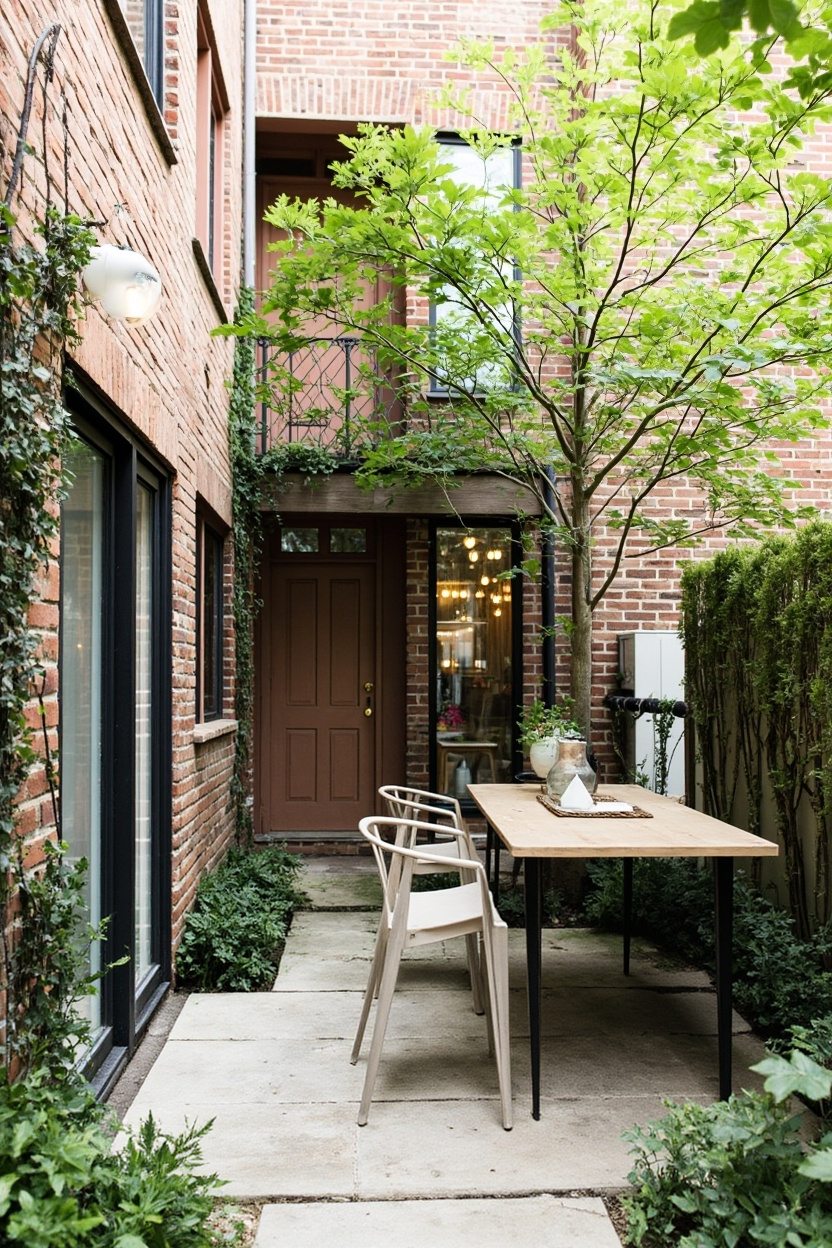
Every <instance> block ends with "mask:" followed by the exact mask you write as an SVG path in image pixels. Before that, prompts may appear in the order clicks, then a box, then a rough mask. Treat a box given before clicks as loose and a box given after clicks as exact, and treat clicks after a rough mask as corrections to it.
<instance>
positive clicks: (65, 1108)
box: [0, 1072, 217, 1248]
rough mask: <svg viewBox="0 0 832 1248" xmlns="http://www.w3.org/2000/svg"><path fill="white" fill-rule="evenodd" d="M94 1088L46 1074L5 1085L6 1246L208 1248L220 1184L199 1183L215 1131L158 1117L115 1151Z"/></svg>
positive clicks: (1, 1192)
mask: <svg viewBox="0 0 832 1248" xmlns="http://www.w3.org/2000/svg"><path fill="white" fill-rule="evenodd" d="M106 1126H107V1120H106V1111H105V1110H104V1109H103V1108H102V1107H101V1106H100V1105H98V1104H97V1103H96V1101H95V1099H94V1097H93V1096H92V1094H91V1092H90V1091H89V1089H88V1088H86V1087H85V1086H82V1085H79V1084H75V1083H73V1082H71V1081H65V1082H63V1083H58V1084H50V1083H48V1082H47V1081H46V1077H45V1075H44V1072H40V1073H38V1074H34V1075H31V1076H29V1077H28V1078H26V1079H21V1080H20V1081H18V1082H17V1083H15V1084H11V1085H7V1084H4V1085H0V1243H3V1244H9V1245H17V1244H19V1245H25V1246H26V1248H99V1246H100V1248H209V1246H210V1245H213V1244H214V1243H215V1242H216V1241H215V1238H214V1236H213V1233H212V1232H211V1231H210V1229H209V1228H208V1227H207V1226H206V1218H207V1217H208V1215H209V1213H210V1212H211V1211H212V1208H213V1203H214V1202H213V1198H212V1196H211V1189H212V1187H214V1186H216V1183H217V1179H216V1175H207V1176H206V1175H197V1174H195V1173H194V1169H195V1167H196V1166H197V1165H198V1164H199V1161H200V1144H199V1141H200V1138H201V1137H202V1135H203V1134H204V1133H205V1131H207V1130H208V1127H204V1128H202V1129H201V1130H195V1129H193V1128H191V1129H190V1130H189V1131H186V1132H185V1133H184V1134H183V1135H180V1136H176V1137H172V1136H167V1135H163V1134H161V1133H160V1132H159V1131H158V1130H157V1128H156V1125H155V1124H154V1122H153V1119H152V1118H148V1119H147V1121H146V1122H145V1123H143V1124H142V1126H141V1128H140V1129H139V1132H138V1134H137V1135H136V1136H131V1137H130V1139H129V1140H128V1143H127V1145H126V1147H125V1148H124V1150H123V1151H122V1152H119V1153H116V1152H112V1151H111V1141H110V1140H109V1139H108V1136H107V1132H106Z"/></svg>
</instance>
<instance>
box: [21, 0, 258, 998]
mask: <svg viewBox="0 0 832 1248" xmlns="http://www.w3.org/2000/svg"><path fill="white" fill-rule="evenodd" d="M134 7H135V6H134ZM142 7H143V6H141V5H139V8H140V9H141V8H142ZM202 7H203V9H204V10H206V11H207V12H208V15H209V19H210V21H211V23H212V25H213V29H214V32H215V37H216V42H217V46H218V48H219V49H220V50H221V51H220V59H221V69H222V74H223V78H224V82H225V85H226V88H227V92H228V96H229V100H230V109H229V112H228V113H227V115H226V117H225V121H224V142H223V158H224V168H223V174H222V184H223V191H222V195H223V204H222V212H221V220H222V223H223V227H222V237H221V239H220V240H219V246H218V248H217V261H216V263H215V266H214V275H215V281H214V289H212V288H211V284H210V283H209V281H208V280H207V278H206V277H205V276H204V274H203V272H202V271H201V270H200V267H199V265H198V263H197V258H196V256H195V253H194V246H193V239H194V235H195V217H196V201H195V195H196V186H197V175H196V140H195V108H196V105H195V90H196V58H197V0H165V5H164V14H163V19H164V63H165V88H164V97H163V99H162V100H161V103H160V105H159V108H158V112H159V116H160V117H161V118H162V119H163V123H164V125H165V127H166V131H167V138H168V140H169V142H168V143H164V142H160V140H159V138H158V137H157V132H156V130H154V126H153V124H151V113H152V112H153V108H152V107H151V106H149V105H148V104H146V103H145V100H146V98H147V96H148V92H149V87H148V84H147V82H146V80H145V81H144V82H142V81H141V79H142V74H141V72H139V73H137V72H136V69H135V64H136V50H135V48H133V49H131V48H130V46H129V40H128V39H125V37H124V27H123V26H120V25H119V22H118V13H115V15H114V16H113V14H112V13H111V12H110V11H109V10H110V9H112V6H108V4H107V3H104V2H102V3H95V4H90V3H89V2H88V0H67V2H66V3H64V4H63V5H62V6H61V13H60V21H61V26H62V30H61V34H60V38H59V41H58V46H57V55H56V60H55V81H54V83H53V84H52V86H51V88H50V90H49V92H48V97H47V118H46V134H47V152H48V160H49V167H50V169H51V172H52V175H53V179H54V182H55V186H56V187H59V188H61V193H62V187H63V139H62V128H61V124H60V98H61V94H62V93H63V94H64V95H65V97H66V103H67V113H68V127H69V142H68V187H69V207H70V209H71V210H73V211H75V212H77V213H78V214H80V215H81V216H82V217H85V218H88V219H92V220H94V221H96V222H98V223H101V224H99V225H98V227H97V230H98V235H99V241H100V242H102V243H104V242H107V243H115V244H129V245H131V246H132V247H134V248H135V249H136V250H139V251H141V252H143V253H144V254H145V255H146V256H147V257H148V259H149V260H150V261H151V263H153V264H154V265H155V267H156V268H157V269H158V271H159V272H160V274H161V275H162V281H163V287H164V293H163V298H162V303H161V305H160V308H159V311H158V313H157V314H156V316H155V317H154V318H153V319H152V320H150V321H148V322H147V323H146V324H145V325H142V326H140V327H136V328H129V327H128V326H127V325H126V324H124V323H120V322H116V321H112V320H109V319H108V318H107V317H105V316H104V315H103V313H102V311H101V309H100V306H99V305H98V304H90V305H88V306H87V307H86V309H85V314H84V322H83V325H82V326H81V335H82V337H81V342H80V345H79V346H78V348H77V350H75V351H74V352H73V355H72V357H71V359H69V360H68V361H67V363H68V366H69V367H70V368H71V369H73V371H74V372H75V373H76V375H77V377H78V378H79V379H80V380H81V381H82V382H83V383H84V384H85V385H86V386H87V387H88V388H89V390H90V391H91V392H93V393H94V394H95V395H96V396H97V399H98V400H99V403H100V406H101V408H102V409H103V410H105V411H106V414H107V417H108V418H109V419H110V420H111V421H112V422H113V428H114V429H121V430H123V431H124V432H125V433H126V434H128V435H129V436H130V437H131V438H132V439H133V441H134V443H135V445H136V446H137V447H138V448H139V451H140V453H144V452H146V453H147V455H148V457H149V458H150V459H151V460H152V461H153V462H154V463H155V464H157V465H159V467H160V469H161V472H162V476H163V478H166V479H167V481H168V482H169V487H168V488H169V496H170V517H171V532H170V564H171V569H170V570H171V584H170V586H169V587H168V589H169V594H170V608H171V629H172V632H171V636H172V655H171V656H170V658H169V659H168V660H167V661H168V662H170V664H171V706H170V708H169V710H170V714H171V717H172V760H171V761H172V778H171V779H172V811H171V846H170V853H171V870H170V875H171V886H172V895H171V897H170V899H169V904H170V906H171V907H172V915H173V930H172V938H173V947H174V949H175V945H176V941H177V939H178V937H179V935H180V934H181V928H182V918H183V915H184V912H185V910H186V909H187V908H188V906H189V905H190V903H191V902H192V900H193V896H194V892H195V889H196V886H197V883H198V881H199V878H200V876H201V875H202V873H203V872H204V871H205V870H206V869H207V867H209V866H210V865H211V864H212V863H214V862H216V861H217V860H218V859H219V858H220V857H221V856H222V855H223V854H224V852H225V850H226V848H227V846H228V844H229V842H230V839H231V837H232V835H233V813H232V811H231V809H230V808H229V803H228V786H229V781H230V776H231V768H232V760H233V751H234V732H233V724H229V726H228V729H227V730H226V731H225V732H224V733H223V734H222V735H219V736H216V737H215V738H214V739H211V740H207V741H204V742H200V740H199V739H195V696H196V695H195V687H196V682H195V664H196V623H197V603H196V523H197V521H196V513H197V506H198V505H199V504H202V503H204V504H206V505H207V506H208V507H210V509H211V511H212V513H214V514H215V515H216V516H217V517H218V519H219V520H220V521H221V522H223V523H224V525H225V526H230V523H231V478H230V465H229V457H228V434H227V413H228V402H229V394H228V391H227V388H226V385H225V383H226V380H227V378H228V377H230V375H231V369H232V359H233V344H232V342H231V341H230V340H228V339H222V338H212V337H211V336H210V335H211V330H213V329H214V328H215V327H216V326H217V325H218V324H219V320H220V318H219V314H218V303H221V304H222V306H223V308H224V309H225V313H226V317H230V316H231V315H232V314H233V309H234V305H235V302H236V297H237V291H238V288H239V280H240V279H239V274H240V238H241V232H242V226H241V216H242V203H241V196H242V192H241V176H240V171H241V168H242V86H243V84H242V31H243V3H242V0H209V2H208V3H207V4H205V5H203V6H202ZM134 16H135V15H134ZM54 17H55V13H54V6H50V5H48V4H46V3H44V0H10V3H8V4H6V5H4V6H3V8H2V11H0V175H2V179H3V180H2V183H0V188H2V190H3V191H5V184H6V179H7V178H8V174H9V171H10V168H11V159H12V155H13V152H14V145H15V142H16V138H17V130H18V126H19V119H20V112H21V107H22V103H23V92H24V84H25V75H26V65H27V61H28V58H29V55H30V52H31V49H32V47H33V44H34V42H35V40H36V38H37V36H38V34H39V32H40V31H41V30H42V29H43V28H44V27H45V26H46V25H47V24H48V23H49V22H50V21H51V20H53V19H54ZM139 52H140V53H141V49H139ZM40 101H41V92H40V87H38V90H36V92H35V106H34V109H33V113H32V118H31V122H30V126H29V141H30V142H31V143H32V145H33V146H34V148H35V155H33V156H29V157H27V159H26V162H25V166H24V176H23V178H22V179H21V183H20V187H19V192H18V194H17V195H16V197H15V201H14V203H13V205H12V209H13V211H14V212H15V213H16V214H17V215H18V220H19V229H20V232H21V233H22V234H23V235H24V236H30V237H31V233H32V223H33V221H34V220H36V219H37V218H38V216H39V215H42V212H43V202H44V190H45V182H44V175H43V155H42V153H41V151H40V142H41V133H42V129H41V126H42V119H41V116H40V115H39V110H40V108H41V102H40ZM157 120H158V119H157ZM53 193H54V192H53ZM58 198H60V195H58ZM229 545H230V544H229ZM57 555H58V549H57V547H56V549H55V550H54V551H53V556H55V559H56V560H57ZM231 574H232V568H231V563H230V555H229V556H228V557H227V558H226V566H225V602H226V621H225V623H226V653H225V663H226V672H225V680H224V715H225V717H226V718H227V719H228V720H229V721H230V720H231V719H232V717H233V706H234V683H233V635H232V631H231V615H230V599H231V595H230V580H231ZM39 588H40V601H39V602H38V603H36V604H34V605H33V607H32V611H31V623H32V624H33V625H34V626H35V627H36V628H38V629H40V630H41V634H42V655H43V659H44V662H45V664H46V679H45V686H44V693H45V704H46V714H47V722H48V725H49V733H50V746H51V748H52V749H55V748H56V747H57V744H58V735H57V726H58V701H57V694H58V674H57V671H56V664H57V659H58V627H59V603H60V575H59V568H58V565H57V562H53V564H52V565H51V566H50V567H49V568H48V569H47V570H45V571H44V574H43V576H42V577H41V584H40V587H39ZM165 661H166V660H165V656H162V662H163V663H164V662H165ZM36 710H37V708H36V707H34V708H33V711H32V714H33V715H35V714H36ZM197 735H198V734H197ZM20 827H21V830H22V831H23V832H24V833H25V834H27V835H29V836H30V837H32V838H33V842H32V860H33V861H35V860H36V859H37V857H38V846H37V838H38V837H42V836H44V835H49V834H51V833H52V831H53V829H54V821H53V817H52V810H51V800H50V798H49V794H48V792H47V791H46V785H45V779H44V776H43V774H42V772H36V773H34V774H33V775H32V776H31V777H30V778H29V780H28V782H27V784H26V786H25V789H24V792H23V794H22V795H21V803H20ZM163 973H164V975H165V976H166V977H167V978H170V976H171V966H170V965H166V966H165V967H163Z"/></svg>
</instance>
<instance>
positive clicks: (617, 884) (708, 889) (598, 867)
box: [585, 858, 714, 965]
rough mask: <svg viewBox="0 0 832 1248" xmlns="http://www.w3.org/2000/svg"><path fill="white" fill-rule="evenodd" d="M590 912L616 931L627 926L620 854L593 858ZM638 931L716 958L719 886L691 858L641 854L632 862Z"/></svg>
mask: <svg viewBox="0 0 832 1248" xmlns="http://www.w3.org/2000/svg"><path fill="white" fill-rule="evenodd" d="M586 869H587V875H588V876H589V880H590V885H591V891H590V892H589V894H588V895H587V898H586V902H585V906H586V915H587V918H588V919H589V920H590V922H591V923H597V924H598V925H599V927H605V928H608V929H611V930H612V931H621V929H622V927H623V925H624V873H623V864H622V862H621V859H620V858H596V859H590V860H589V861H588V862H587V864H586ZM632 925H633V931H634V932H638V933H640V935H642V936H646V937H647V938H648V939H649V940H655V941H656V942H657V944H660V945H662V946H664V947H665V948H666V949H668V950H670V951H671V952H673V953H675V954H677V955H678V956H679V957H680V958H684V959H685V960H686V961H688V962H693V963H696V964H697V965H700V964H702V963H706V962H708V961H709V960H713V939H714V885H713V878H712V876H711V874H710V872H708V871H702V870H701V869H700V868H699V867H698V866H697V864H696V862H695V861H694V860H693V859H692V858H637V859H635V861H634V862H633V914H632Z"/></svg>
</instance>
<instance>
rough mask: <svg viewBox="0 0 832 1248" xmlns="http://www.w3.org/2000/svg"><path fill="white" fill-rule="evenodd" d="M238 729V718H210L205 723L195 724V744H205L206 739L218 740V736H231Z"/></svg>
mask: <svg viewBox="0 0 832 1248" xmlns="http://www.w3.org/2000/svg"><path fill="white" fill-rule="evenodd" d="M236 731H237V721H236V719H209V720H208V721H207V722H206V723H204V724H194V745H204V744H205V742H206V741H216V740H217V738H218V737H229V736H231V734H232V733H234V732H236Z"/></svg>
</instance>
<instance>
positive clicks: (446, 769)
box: [429, 517, 523, 800]
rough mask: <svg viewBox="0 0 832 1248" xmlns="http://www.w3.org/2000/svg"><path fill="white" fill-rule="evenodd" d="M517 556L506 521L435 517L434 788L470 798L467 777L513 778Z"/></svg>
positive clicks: (518, 660)
mask: <svg viewBox="0 0 832 1248" xmlns="http://www.w3.org/2000/svg"><path fill="white" fill-rule="evenodd" d="M520 558H521V551H520V533H519V529H518V526H517V525H516V523H514V522H513V521H511V520H507V519H506V520H504V519H500V518H493V517H484V518H476V519H471V520H469V521H467V522H465V523H454V522H452V521H450V520H437V521H435V522H433V524H432V526H431V544H430V589H431V616H430V627H431V645H430V659H429V661H430V671H431V685H430V695H429V713H430V718H431V725H432V731H431V768H432V779H431V784H432V787H433V788H434V789H435V791H437V792H443V793H450V794H453V795H455V796H458V797H460V798H461V799H462V800H466V792H465V788H466V785H467V784H468V783H476V782H480V783H483V782H485V783H488V782H491V781H494V782H496V783H500V782H503V781H510V780H513V778H514V776H515V774H516V772H517V771H518V770H519V769H520V765H521V760H520V758H519V756H518V749H517V744H516V731H515V726H516V723H517V715H518V710H519V704H520V691H521V689H522V664H523V649H522V582H521V581H520V580H519V578H514V577H507V575H506V574H507V573H509V572H510V570H511V568H512V567H516V566H517V565H518V563H519V561H520Z"/></svg>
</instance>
